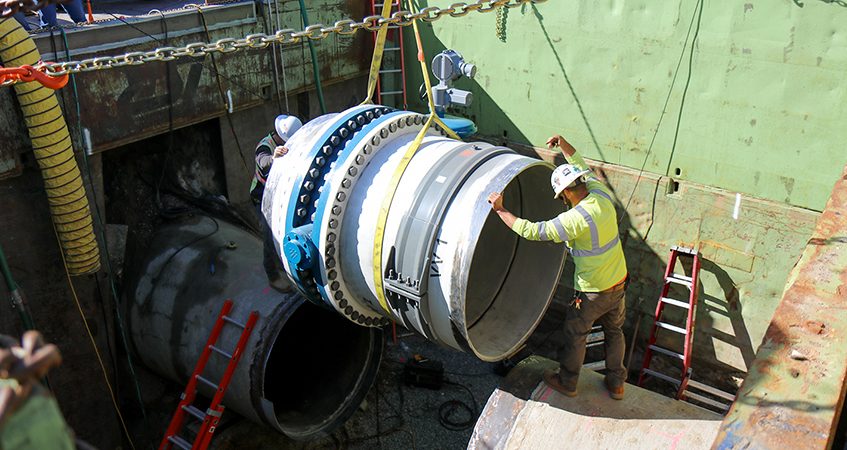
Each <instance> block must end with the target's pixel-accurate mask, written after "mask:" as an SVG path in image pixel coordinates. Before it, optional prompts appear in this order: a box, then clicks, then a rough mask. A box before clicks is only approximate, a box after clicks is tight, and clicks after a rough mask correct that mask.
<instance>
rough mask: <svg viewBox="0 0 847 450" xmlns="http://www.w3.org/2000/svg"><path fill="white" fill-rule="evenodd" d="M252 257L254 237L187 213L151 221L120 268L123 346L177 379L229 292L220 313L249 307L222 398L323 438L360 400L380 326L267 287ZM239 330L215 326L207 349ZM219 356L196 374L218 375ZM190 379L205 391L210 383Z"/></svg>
mask: <svg viewBox="0 0 847 450" xmlns="http://www.w3.org/2000/svg"><path fill="white" fill-rule="evenodd" d="M261 261H262V242H261V241H260V240H259V239H258V238H256V237H255V236H253V235H252V234H249V233H248V232H246V231H244V230H243V229H241V228H238V227H236V226H234V225H231V224H228V223H226V222H223V221H220V220H217V219H213V218H210V217H193V218H189V219H183V220H182V221H180V222H177V223H174V224H170V225H167V226H165V227H163V228H161V229H159V230H158V231H157V232H156V234H155V236H154V238H153V239H152V241H151V242H150V243H149V245H148V249H147V255H146V256H145V257H144V258H142V259H141V263H140V264H139V265H137V267H135V268H134V269H132V270H130V271H129V273H128V274H129V280H130V281H129V288H128V290H127V292H128V297H129V298H128V308H129V314H128V318H129V319H128V321H129V329H130V335H131V339H132V344H133V346H134V347H135V350H136V352H137V353H138V354H139V355H140V357H141V360H142V361H143V362H144V363H145V364H146V365H147V366H148V367H150V368H152V369H154V370H155V371H156V372H158V373H159V374H160V375H163V376H165V377H167V378H170V379H172V380H175V381H179V382H182V383H184V382H186V381H187V379H188V377H189V376H190V375H191V373H192V371H193V369H194V365H195V364H196V362H197V359H198V358H199V356H200V353H201V352H202V351H203V346H204V345H205V343H206V340H207V338H208V336H209V333H210V331H211V329H212V326H213V325H214V322H215V319H216V318H217V313H218V311H219V310H220V308H221V305H222V304H223V302H224V301H226V300H227V299H232V300H233V303H234V305H233V309H232V311H231V313H230V314H229V316H230V317H232V318H233V319H235V320H237V321H241V322H242V323H243V322H244V321H246V318H247V316H248V314H249V313H250V311H254V310H255V311H258V313H259V320H258V322H257V323H256V326H255V328H254V330H253V333H252V334H251V336H250V339H249V341H248V343H247V345H246V346H245V348H244V350H243V354H242V358H241V361H240V362H239V365H238V367H237V368H236V371H235V373H234V376H233V378H232V381H231V383H230V385H229V389H228V390H227V392H226V396H225V397H224V401H223V404H224V405H225V406H226V407H227V408H228V409H230V410H234V411H236V412H238V413H239V414H241V415H242V416H244V417H246V418H248V419H250V420H252V421H255V422H257V423H262V424H266V425H268V426H270V427H272V428H274V429H276V430H278V431H280V432H283V433H285V434H286V435H288V436H290V437H292V438H294V439H301V440H307V439H313V438H317V437H320V436H323V435H325V434H327V433H330V432H332V431H333V430H334V429H335V428H336V427H338V426H340V425H341V424H343V423H344V422H345V421H346V420H347V419H348V418H349V417H350V416H351V415H352V414H353V412H355V410H356V408H357V407H358V406H359V405H360V404H361V402H362V400H363V399H364V398H365V395H366V394H367V392H368V390H369V389H370V387H371V385H372V384H373V382H374V380H375V378H376V373H377V368H378V367H379V363H380V360H381V356H382V350H383V345H384V338H383V333H382V331H381V330H379V329H376V328H365V327H360V326H357V325H354V324H352V323H350V322H349V321H346V320H344V319H343V318H341V317H340V316H339V315H337V314H335V313H334V312H332V311H328V310H326V309H324V308H321V307H318V306H315V305H313V304H311V303H309V302H306V301H304V300H303V298H302V297H301V296H299V295H297V294H287V295H284V294H280V293H279V292H277V291H275V290H273V289H271V288H270V287H269V286H268V282H267V279H266V276H265V272H264V270H263V269H262V266H261ZM240 333H241V329H240V328H237V327H235V326H230V325H227V326H225V327H224V329H223V331H222V333H221V335H220V338H219V340H218V342H217V344H216V347H218V348H219V349H222V350H224V351H226V352H230V353H231V352H232V351H233V349H234V348H235V343H236V342H237V340H238V337H239V335H240ZM228 361H229V360H228V359H227V358H225V357H223V356H222V355H220V354H218V353H214V354H213V356H212V357H211V358H210V359H209V361H208V363H207V365H206V369H205V370H204V372H203V377H204V378H206V379H208V380H211V381H213V382H214V381H217V380H220V378H221V375H222V374H223V371H224V370H225V368H226V364H227V363H228ZM198 386H199V388H200V392H201V394H204V395H205V396H207V397H211V395H212V394H213V391H212V390H211V388H209V387H208V386H206V385H205V384H202V383H200V384H198Z"/></svg>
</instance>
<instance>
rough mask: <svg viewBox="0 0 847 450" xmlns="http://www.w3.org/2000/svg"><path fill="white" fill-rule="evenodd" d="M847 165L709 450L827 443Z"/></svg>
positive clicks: (838, 382) (839, 372)
mask: <svg viewBox="0 0 847 450" xmlns="http://www.w3.org/2000/svg"><path fill="white" fill-rule="evenodd" d="M845 250H847V168H845V169H844V171H843V173H842V176H841V177H840V178H839V179H838V181H837V182H836V183H835V187H834V188H833V190H832V195H831V196H830V198H829V201H828V202H827V204H826V208H825V209H824V211H823V213H822V214H821V216H820V218H819V220H818V222H817V226H816V228H815V231H814V233H813V235H812V238H811V239H810V240H809V241H808V243H807V245H806V249H805V251H804V252H803V255H802V256H801V257H800V260H799V261H798V262H797V265H796V266H795V268H794V270H793V271H792V273H791V275H789V277H788V281H787V283H786V290H785V293H784V295H783V297H782V302H781V303H780V305H779V307H778V308H777V310H776V313H775V314H774V317H773V320H772V321H771V324H770V326H769V327H768V329H767V332H766V333H765V337H764V340H763V343H762V345H761V347H760V348H759V351H758V353H757V354H756V360H755V361H754V363H753V366H752V368H751V370H750V374H749V375H748V377H747V378H746V379H745V380H744V383H743V384H742V386H741V390H740V392H739V398H738V400H737V401H736V402H735V404H733V406H732V409H731V410H730V412H729V414H728V415H727V416H726V419H725V420H724V423H723V425H722V427H721V431H720V434H719V435H718V438H717V440H716V441H715V443H714V447H713V448H715V449H735V448H809V449H823V448H829V447H830V446H831V444H832V439H833V438H834V436H833V434H834V433H833V431H834V430H835V427H836V425H837V423H838V419H839V416H840V414H841V409H842V407H843V403H844V394H845V374H847V352H845V351H844V348H845V346H847V314H845V313H847V302H845V300H847V251H845Z"/></svg>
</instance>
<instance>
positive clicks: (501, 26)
mask: <svg viewBox="0 0 847 450" xmlns="http://www.w3.org/2000/svg"><path fill="white" fill-rule="evenodd" d="M508 18H509V8H508V7H506V6H501V7H500V8H499V9H497V19H496V21H495V23H494V32H495V34H497V39H500V42H506V21H507V20H508Z"/></svg>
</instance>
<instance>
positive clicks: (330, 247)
mask: <svg viewBox="0 0 847 450" xmlns="http://www.w3.org/2000/svg"><path fill="white" fill-rule="evenodd" d="M334 254H335V246H334V245H328V246H327V247H326V256H327V258H328V257H330V256H332V255H334Z"/></svg>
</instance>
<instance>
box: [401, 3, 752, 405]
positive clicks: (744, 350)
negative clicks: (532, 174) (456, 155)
mask: <svg viewBox="0 0 847 450" xmlns="http://www.w3.org/2000/svg"><path fill="white" fill-rule="evenodd" d="M425 6H427V5H426V2H422V4H421V7H425ZM530 7H531V8H532V13H533V14H534V15H535V17H536V18H537V20H538V25H539V31H540V32H541V34H543V35H544V37H545V42H546V44H547V45H549V46H550V48H551V49H552V51H553V54H554V56H555V58H556V62H557V64H558V67H559V69H560V70H561V74H562V76H563V78H564V80H565V81H566V84H567V87H568V89H567V91H565V90H563V91H562V92H563V93H562V94H561V95H563V96H567V97H570V98H572V100H573V102H574V104H575V106H576V107H577V108H578V109H579V112H580V116H581V117H582V120H583V125H584V126H585V127H586V129H587V130H588V132H589V134H590V136H591V139H592V142H593V144H594V146H595V147H596V150H597V152H598V154H599V155H600V156H601V158H603V152H602V150H601V148H600V146H599V143H598V141H597V138H596V137H595V132H594V130H593V128H592V127H591V123H590V120H589V118H588V117H587V116H586V114H585V111H584V110H583V108H582V103H581V101H580V95H585V93H578V92H577V91H576V90H575V88H574V85H573V84H572V83H571V80H570V77H569V73H568V70H567V67H565V64H564V62H563V60H562V58H561V57H560V56H559V54H558V51H557V49H556V46H555V45H554V44H553V42H552V40H551V39H550V37H549V35H548V33H547V25H546V24H545V21H544V16H543V15H542V14H541V12H540V11H539V10H537V9H536V8H535V6H530ZM420 33H421V38H422V42H424V43H425V45H426V48H425V50H426V55H427V58H428V59H429V60H431V58H432V57H433V56H434V55H436V54H437V53H439V52H441V51H442V50H445V49H446V48H447V47H446V46H445V45H444V44H443V42H442V41H441V40H440V39H439V38H438V37H437V36H436V35H435V33H434V32H433V28H432V26H431V25H429V24H423V25H422V26H420ZM411 36H412V34H411V33H409V34H407V35H406V38H407V41H406V45H409V47H408V48H410V49H413V48H415V47H414V46H415V42H414V39H413V38H411ZM458 50H459V51H461V49H458ZM409 54H410V55H414V52H409ZM411 58H413V56H412V57H411ZM427 62H429V61H427ZM407 63H415V61H414V60H410V61H407ZM408 67H409V68H410V70H416V69H417V67H418V65H417V64H413V65H412V64H410V65H409V66H408ZM413 73H414V72H413ZM491 75H494V74H491ZM414 77H415V79H417V77H419V74H417V73H415V75H414ZM456 87H457V88H460V89H466V90H469V91H471V92H473V95H474V99H473V105H472V106H471V107H469V108H464V109H456V110H454V111H453V113H454V114H457V115H464V116H467V117H468V118H470V119H471V120H473V121H474V122H476V123H478V124H485V123H487V124H492V123H496V124H498V125H499V126H500V127H501V129H500V130H498V131H496V132H495V133H496V134H494V133H492V131H493V130H491V128H490V127H485V126H481V129H482V130H483V131H482V133H483V135H482V136H477V137H476V139H483V140H488V141H490V142H492V143H495V144H498V145H505V146H511V147H512V148H515V149H517V150H518V151H520V152H521V153H523V154H526V155H529V156H533V157H537V156H538V154H542V155H543V156H545V157H549V159H552V160H553V161H554V163H556V164H562V163H564V162H565V161H564V158H563V157H562V155H561V154H558V153H557V154H555V155H554V154H553V153H549V154H545V152H544V150H537V149H536V148H534V146H533V144H535V146H543V143H532V142H529V140H528V138H527V137H526V135H524V134H523V133H522V132H521V130H520V129H519V128H518V127H517V126H516V125H515V123H514V122H512V120H511V119H510V118H509V116H508V114H507V113H506V112H505V111H504V110H503V108H502V107H501V106H500V105H498V103H497V102H496V101H495V100H494V99H493V98H492V97H491V96H490V95H488V93H487V92H486V89H485V88H484V86H483V85H481V84H480V83H479V82H477V81H476V80H473V79H467V78H462V79H461V80H459V81H457V82H456ZM409 90H410V91H416V90H417V89H414V88H412V89H409ZM410 99H411V100H412V101H411V102H410V103H411V105H410V106H412V107H413V108H416V109H417V110H419V111H426V106H425V105H424V103H423V102H422V101H421V100H420V99H419V98H417V97H414V98H410ZM563 134H566V133H564V132H563ZM515 144H517V145H515ZM524 146H529V147H528V148H522V147H524ZM595 172H596V173H597V174H598V175H599V176H600V178H602V179H608V178H614V179H615V181H616V182H615V183H614V184H609V183H607V185H609V186H610V189H611V190H612V193H613V196H614V197H615V199H616V202H615V203H616V208H617V213H618V218H619V224H620V225H619V228H620V230H621V241H622V244H623V246H624V252H625V255H626V259H627V266H628V268H629V286H628V289H627V320H626V325H625V330H624V331H625V333H626V336H627V343H628V345H630V346H631V345H632V343H633V341H634V343H635V349H634V351H632V350H631V353H632V354H631V356H629V360H630V361H631V364H630V366H629V369H630V371H631V374H632V376H631V377H630V379H631V380H633V381H634V379H635V378H637V373H638V371H639V370H640V368H641V363H642V350H643V347H644V346H646V342H647V340H648V338H649V333H650V328H651V326H652V323H653V316H654V313H655V308H656V303H657V301H658V298H659V295H660V293H661V289H662V286H663V283H662V281H663V280H662V278H663V274H664V270H665V267H666V262H667V258H666V256H667V255H664V254H661V255H660V254H657V252H656V251H654V248H653V247H651V245H650V244H648V242H647V237H648V235H649V234H650V231H651V230H652V228H653V220H654V218H655V217H657V214H656V213H657V211H656V204H657V203H661V202H657V198H660V197H661V196H662V195H664V189H663V183H662V181H663V178H655V177H651V178H645V179H641V180H640V182H639V184H640V188H639V187H638V186H633V183H635V181H634V179H633V178H632V177H633V176H632V175H630V174H628V172H623V173H619V172H618V171H616V170H613V171H612V172H614V173H608V174H607V173H606V169H604V167H603V166H601V167H599V168H595ZM607 175H608V176H607ZM625 177H630V178H628V179H627V178H625ZM654 178H655V179H654ZM616 186H617V189H616ZM637 188H639V189H640V192H641V193H642V194H643V197H644V198H646V199H647V200H646V202H649V205H648V206H645V209H647V208H649V209H647V210H645V211H642V212H641V213H640V214H639V215H647V216H649V217H650V218H651V219H650V224H649V225H648V226H647V227H646V229H644V231H643V233H642V232H640V231H639V230H638V229H636V228H635V227H634V226H633V220H632V218H631V217H630V215H629V213H630V211H627V210H626V209H625V207H624V206H623V205H627V207H628V206H629V204H630V201H629V200H628V199H630V200H631V198H632V197H633V195H635V194H636V189H637ZM619 191H620V192H619ZM651 198H652V200H651ZM643 203H644V202H642V204H643ZM636 207H637V205H633V208H636ZM659 214H661V212H659ZM641 222H642V223H643V220H642V221H641ZM680 240H682V239H680ZM654 245H662V246H663V245H665V244H664V243H660V244H654ZM660 251H662V252H664V251H665V249H661V250H660ZM677 270H678V271H679V270H682V268H680V267H679V266H678V267H677ZM685 270H686V273H688V274H690V264H689V266H688V267H686V268H685ZM707 273H709V274H711V275H713V276H714V277H715V279H717V280H718V284H719V285H720V288H721V293H717V292H716V293H715V294H714V295H708V294H705V293H701V295H700V302H699V305H698V310H697V312H696V314H697V316H696V326H695V333H696V334H695V353H694V354H695V358H694V359H695V360H694V364H693V366H694V368H695V371H694V373H695V378H697V375H698V374H699V375H700V377H699V380H700V381H702V382H706V383H707V384H710V383H711V384H715V385H716V387H719V388H722V389H724V390H727V391H730V392H734V390H735V386H736V380H734V379H733V377H734V376H743V373H739V372H738V370H737V368H735V367H732V366H731V365H728V364H726V363H724V362H722V361H721V360H720V358H719V349H718V348H716V347H715V343H714V342H713V339H714V340H717V341H720V342H721V346H722V348H721V349H720V352H721V353H725V352H726V351H727V349H726V348H725V347H726V346H729V347H735V348H736V349H737V350H729V351H730V352H731V353H740V354H741V357H742V358H743V361H744V365H745V366H746V367H750V365H751V363H752V361H753V359H754V358H755V351H754V345H753V343H752V342H751V339H750V335H749V333H748V330H747V328H746V325H745V323H744V320H743V318H742V309H741V304H742V302H741V299H740V298H739V292H738V290H737V289H736V287H735V282H734V281H733V280H732V279H731V278H730V276H729V275H728V274H727V272H726V271H725V270H723V269H722V268H721V267H719V266H718V265H717V264H715V263H714V262H712V261H708V260H703V264H702V267H701V275H706V274H707ZM572 279H573V263H572V262H570V261H568V262H567V263H566V265H565V270H564V273H563V275H562V281H561V283H560V285H559V289H558V290H557V292H556V294H555V297H554V304H553V307H551V309H550V311H549V312H548V314H547V316H546V317H545V318H544V320H543V321H542V323H541V325H540V326H539V327H538V329H537V330H536V332H535V333H534V335H533V336H532V337H531V338H530V340H529V343H528V346H529V349H530V350H532V351H533V352H535V353H537V354H539V355H542V356H546V357H548V358H555V357H556V348H557V347H558V346H559V343H560V342H561V341H562V339H564V336H563V333H562V330H561V328H562V323H563V321H564V315H565V312H566V309H567V308H568V307H569V306H568V305H569V303H570V301H571V299H572V298H573V288H572V285H573V283H572ZM686 297H687V295H686V296H683V297H679V296H677V298H682V299H685V298H686ZM665 314H666V316H668V317H669V319H668V320H674V321H676V320H677V319H684V316H679V317H676V316H675V315H674V312H673V311H671V309H670V308H665ZM712 314H716V315H724V316H726V317H728V318H729V320H730V322H731V324H732V325H731V328H732V330H731V332H730V331H728V330H727V331H720V330H716V329H713V325H714V321H713V320H712V317H711V315H712ZM676 323H683V324H684V320H683V321H682V322H678V321H677V322H676ZM662 335H663V333H660V336H662ZM679 344H680V347H679V350H680V351H681V340H680V343H679ZM628 354H629V352H628ZM591 357H592V355H591V354H589V358H591ZM600 358H602V352H601V355H600ZM660 358H661V356H656V357H654V359H653V361H654V362H655V363H656V364H658V365H661V364H662V362H661V361H660ZM665 368H666V369H667V371H668V373H674V372H673V371H674V370H679V369H675V368H674V366H673V365H671V364H670V363H669V365H668V366H666V367H665Z"/></svg>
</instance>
